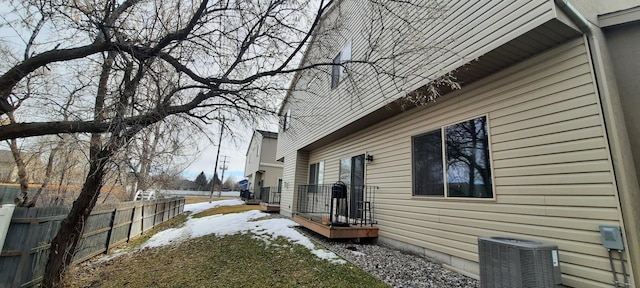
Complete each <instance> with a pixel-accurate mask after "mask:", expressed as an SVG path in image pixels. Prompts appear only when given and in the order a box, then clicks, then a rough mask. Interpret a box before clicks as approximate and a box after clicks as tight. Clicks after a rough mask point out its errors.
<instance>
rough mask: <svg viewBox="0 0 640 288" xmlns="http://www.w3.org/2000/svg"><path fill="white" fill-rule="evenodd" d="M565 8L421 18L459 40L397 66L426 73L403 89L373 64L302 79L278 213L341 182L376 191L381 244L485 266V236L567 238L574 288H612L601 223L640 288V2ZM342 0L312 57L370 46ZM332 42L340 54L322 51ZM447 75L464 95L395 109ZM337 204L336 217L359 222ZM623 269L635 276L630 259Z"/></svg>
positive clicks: (292, 109) (470, 10) (465, 4)
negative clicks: (373, 70) (481, 243)
mask: <svg viewBox="0 0 640 288" xmlns="http://www.w3.org/2000/svg"><path fill="white" fill-rule="evenodd" d="M568 2H570V3H571V5H566V4H567V3H566V2H565V1H561V0H558V1H552V0H526V1H525V0H514V1H497V0H496V1H448V3H449V4H448V5H450V6H448V10H447V12H446V13H444V14H443V15H442V17H443V18H444V19H441V20H437V21H435V20H434V21H433V22H412V25H414V28H415V30H416V31H421V33H425V35H422V36H423V37H422V38H426V39H434V41H436V40H438V39H440V40H441V39H449V41H447V42H440V43H441V44H442V45H443V46H444V47H442V51H441V53H434V54H431V55H413V57H407V58H408V59H411V61H405V62H404V64H399V65H405V66H407V67H404V66H400V67H397V69H396V71H399V72H398V73H402V71H414V72H415V71H420V72H421V73H422V75H421V76H422V77H411V78H408V79H407V83H405V84H406V85H395V84H397V83H386V82H384V79H385V77H383V76H380V77H377V78H375V79H368V78H364V77H361V76H360V75H361V72H362V73H364V72H363V71H357V69H358V67H362V66H353V67H352V69H353V73H350V71H344V70H342V69H343V68H342V67H338V68H337V69H336V67H333V68H332V67H330V66H325V67H326V68H325V69H326V71H325V73H324V75H326V76H318V74H315V75H314V77H308V75H307V74H305V73H304V72H303V73H299V74H298V75H296V78H295V81H294V82H293V83H292V86H291V87H292V89H291V92H289V93H288V95H287V97H286V98H285V100H284V102H283V104H282V106H281V109H280V112H279V114H280V116H281V127H280V131H279V139H278V151H277V159H278V160H280V161H284V172H283V192H282V201H281V205H280V207H281V210H280V211H281V213H282V214H284V215H287V216H293V217H294V219H295V217H296V215H299V214H304V215H307V214H309V218H310V219H313V217H312V216H313V215H311V214H313V213H312V212H313V211H319V210H314V209H316V208H318V207H311V206H313V205H316V204H309V203H311V202H312V201H310V199H314V200H313V201H316V202H317V201H318V200H317V199H318V198H312V197H315V196H314V195H317V193H318V191H320V190H322V189H325V190H326V189H327V187H325V186H323V184H325V185H326V184H333V183H335V182H336V181H342V182H345V184H347V186H350V189H351V190H354V189H356V187H364V188H365V189H371V191H372V193H375V200H374V201H375V202H374V203H371V204H372V207H371V209H372V211H371V212H372V214H373V215H374V216H375V221H372V222H373V223H374V224H375V226H376V227H377V228H378V229H379V232H378V235H379V238H378V241H380V242H382V243H386V244H389V245H393V246H395V247H399V248H402V249H406V250H410V251H413V252H415V253H419V254H423V255H426V256H429V257H432V258H435V259H438V260H439V261H442V262H443V263H444V264H446V265H448V266H450V267H452V268H453V269H456V270H460V271H466V272H468V273H471V274H474V275H478V274H479V265H478V261H479V256H478V244H477V243H478V237H489V236H504V237H514V238H522V239H529V240H535V241H540V242H544V243H549V244H555V245H558V247H559V250H560V253H559V261H560V268H561V271H562V283H563V284H564V285H566V286H569V287H611V285H612V282H613V279H614V276H613V273H612V272H613V271H612V267H611V266H610V262H609V254H608V251H607V249H605V247H603V245H602V244H601V234H600V231H599V226H600V225H612V226H619V227H620V228H621V230H622V236H623V238H624V239H623V240H624V245H625V247H624V248H625V249H624V250H623V251H622V255H623V258H624V261H625V268H626V271H627V273H628V275H627V276H628V277H629V279H628V282H629V286H628V287H639V285H640V242H639V241H640V239H639V238H640V237H639V236H638V235H640V209H639V208H638V207H640V190H639V189H638V176H639V174H638V171H640V170H638V169H636V167H639V168H640V150H638V147H640V146H639V145H640V114H639V113H638V112H637V111H636V110H637V109H638V107H640V98H639V97H638V91H640V81H638V77H639V75H640V54H639V53H640V52H639V51H640V2H638V1H596V0H571V1H568ZM333 5H335V6H339V7H336V8H335V9H333V10H331V11H329V12H328V13H329V15H327V16H326V17H325V18H324V22H322V23H321V25H330V24H334V23H335V21H334V20H335V19H337V17H338V16H336V15H342V16H345V17H344V20H342V21H343V23H341V24H342V25H343V26H344V27H346V30H343V32H342V34H341V37H340V38H338V37H336V38H335V39H330V40H331V41H324V42H321V41H319V40H318V39H315V40H314V41H313V42H312V44H311V45H310V47H309V48H308V51H307V52H306V54H305V57H304V58H303V64H302V65H308V64H312V63H313V61H314V60H311V59H320V60H324V61H328V62H331V61H332V60H333V61H334V62H333V63H340V59H343V57H342V56H341V55H345V54H347V55H348V56H349V57H348V58H347V60H349V59H353V60H357V59H359V58H360V57H363V55H365V54H366V53H367V52H368V49H369V48H368V47H367V45H366V42H365V40H366V39H371V35H369V36H368V37H367V35H364V34H363V33H360V31H361V30H360V29H361V27H363V25H364V24H363V23H367V22H363V19H364V18H365V15H363V13H365V12H363V11H367V9H364V8H362V7H361V2H360V1H350V0H344V1H336V2H335V4H333ZM416 13H420V12H416ZM334 14H335V15H334ZM407 15H409V13H407ZM381 17H383V16H381ZM367 19H368V18H367ZM327 23H328V24H327ZM350 27H351V28H353V29H351V30H349V28H350ZM401 32H402V31H399V30H394V29H388V30H387V33H396V34H397V33H401ZM413 33H416V32H413ZM323 37H328V36H323ZM377 37H378V38H376V40H377V43H386V42H385V39H387V40H388V39H390V37H392V36H390V34H382V35H378V36H377ZM385 37H386V38H385ZM320 42H321V43H322V44H323V45H319V44H314V43H320ZM387 42H391V40H389V41H387ZM329 43H333V46H332V47H334V50H333V52H332V53H333V56H335V58H334V57H333V56H328V57H325V58H322V57H319V56H317V55H320V54H321V53H322V52H323V51H327V50H328V49H329V47H328V46H330V45H329ZM329 50H330V49H329ZM335 59H338V62H335ZM316 61H317V60H316ZM414 66H420V68H419V69H410V68H412V67H414ZM405 68H406V69H405ZM420 69H421V70H420ZM345 72H347V73H346V74H345ZM447 72H452V73H453V75H454V76H456V77H457V78H458V81H459V82H460V84H461V86H462V87H461V88H460V89H459V90H455V91H453V92H446V93H445V94H444V95H442V96H440V97H439V98H438V99H436V101H432V102H429V103H427V104H426V105H424V106H421V107H417V108H412V109H399V108H398V107H397V106H399V105H395V103H397V102H396V100H399V99H402V98H403V97H405V96H406V95H408V94H411V93H412V92H415V91H418V92H419V91H421V90H420V89H421V88H422V87H425V86H426V85H427V84H429V81H430V80H429V79H435V78H437V77H440V76H442V75H444V73H447ZM343 74H345V75H343ZM350 77H353V79H349V78H350ZM348 80H353V81H348ZM358 81H360V82H358ZM362 81H364V83H362ZM366 81H369V82H366ZM376 81H377V82H376ZM411 81H413V82H411ZM387 84H388V85H387ZM354 85H358V86H357V88H358V89H355V88H354ZM399 88H400V89H399ZM309 89H312V90H313V91H309ZM319 189H320V190H319ZM358 189H360V188H358ZM334 196H335V195H332V197H334ZM358 197H360V196H358ZM334 198H336V199H341V198H340V196H338V197H334ZM345 198H346V197H345ZM350 200H352V201H351V202H352V203H361V202H363V201H362V199H361V198H360V199H350ZM340 201H341V200H340ZM340 201H336V200H331V202H330V203H329V202H326V203H325V204H324V206H328V205H331V206H333V205H340V204H339V203H341V202H340ZM364 202H367V201H364ZM308 205H311V206H308ZM331 209H335V208H333V207H332V208H331ZM349 209H352V208H349ZM357 209H362V208H361V207H357ZM332 211H338V212H335V213H334V212H331V214H332V215H331V216H332V217H333V215H336V216H335V217H337V218H338V220H340V219H341V217H343V218H342V219H344V220H347V219H349V220H351V218H354V219H356V220H357V219H359V218H361V217H362V213H361V212H358V211H356V212H354V213H355V214H350V216H347V217H344V216H343V215H345V214H344V213H345V211H340V210H339V209H337V210H332ZM353 215H356V216H353ZM323 217H327V216H323ZM316 219H319V218H316ZM317 221H322V222H323V224H326V222H327V221H328V222H331V221H335V220H326V219H325V218H322V220H317ZM614 264H615V271H617V273H618V275H617V278H618V280H619V281H620V282H623V281H624V280H623V278H624V277H622V276H623V275H622V274H621V273H622V272H621V271H622V269H621V268H622V266H621V265H620V262H619V258H617V257H616V258H615V259H614Z"/></svg>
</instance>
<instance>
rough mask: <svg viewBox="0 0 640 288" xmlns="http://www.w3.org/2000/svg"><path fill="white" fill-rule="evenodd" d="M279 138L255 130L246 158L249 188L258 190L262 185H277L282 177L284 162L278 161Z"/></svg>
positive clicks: (246, 175) (246, 174)
mask: <svg viewBox="0 0 640 288" xmlns="http://www.w3.org/2000/svg"><path fill="white" fill-rule="evenodd" d="M277 142H278V139H277V138H271V137H265V136H264V135H262V133H261V132H259V131H254V133H253V137H252V138H251V141H250V142H249V147H248V148H247V154H246V160H245V172H244V174H245V177H247V178H248V179H249V190H252V191H257V189H260V188H261V187H260V186H259V184H260V181H263V183H262V187H277V186H278V179H280V178H281V177H282V167H283V164H282V162H278V161H276V147H277Z"/></svg>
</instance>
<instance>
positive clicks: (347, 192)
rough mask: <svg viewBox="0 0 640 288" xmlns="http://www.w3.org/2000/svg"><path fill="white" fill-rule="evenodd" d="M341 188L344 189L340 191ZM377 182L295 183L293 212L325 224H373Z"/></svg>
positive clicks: (374, 221) (374, 222)
mask: <svg viewBox="0 0 640 288" xmlns="http://www.w3.org/2000/svg"><path fill="white" fill-rule="evenodd" d="M343 189H344V191H342V190H343ZM377 189H378V187H377V186H366V185H341V182H338V183H336V184H324V185H299V186H298V194H297V206H296V211H295V213H296V214H297V215H300V216H303V217H306V218H308V219H310V220H312V221H315V222H319V223H322V224H324V225H329V226H349V225H360V226H362V225H373V224H376V223H377V222H376V220H375V215H374V211H373V208H374V204H375V193H376V190H377Z"/></svg>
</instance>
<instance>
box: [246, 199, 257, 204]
mask: <svg viewBox="0 0 640 288" xmlns="http://www.w3.org/2000/svg"><path fill="white" fill-rule="evenodd" d="M244 204H247V205H260V199H245V200H244Z"/></svg>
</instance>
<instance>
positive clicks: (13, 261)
mask: <svg viewBox="0 0 640 288" xmlns="http://www.w3.org/2000/svg"><path fill="white" fill-rule="evenodd" d="M1 189H2V187H0V191H2V190H1ZM172 207H175V209H174V210H175V213H171V209H172ZM69 210H70V207H38V208H24V207H16V209H15V211H14V213H13V216H12V218H11V225H10V226H9V231H8V233H7V237H6V241H5V243H4V247H3V248H2V251H0V287H30V286H34V285H36V284H38V283H39V282H40V281H42V276H43V275H44V267H45V265H46V261H47V259H48V256H49V248H50V243H51V240H52V239H53V237H55V235H56V233H58V230H60V224H61V223H62V220H63V219H64V218H65V217H66V215H67V214H68V213H69ZM183 211H184V197H180V198H170V199H159V200H152V201H139V202H126V203H118V204H108V205H99V206H96V208H95V209H94V211H93V212H92V213H91V215H89V218H88V219H87V221H86V223H85V225H84V231H83V236H82V239H81V240H80V243H78V248H77V251H76V253H75V255H74V258H73V262H74V263H79V262H82V261H85V260H87V259H90V258H92V257H94V256H96V255H98V254H101V253H105V252H108V251H109V249H110V248H113V247H115V246H117V245H119V244H122V243H125V242H127V241H129V240H131V239H133V238H135V237H137V236H139V235H141V234H142V233H143V231H148V230H149V229H152V228H153V227H154V226H155V225H157V224H160V223H162V222H164V221H166V220H168V219H170V218H173V217H175V216H177V215H178V214H180V213H182V212H183Z"/></svg>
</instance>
